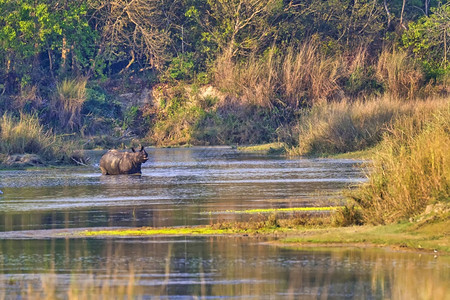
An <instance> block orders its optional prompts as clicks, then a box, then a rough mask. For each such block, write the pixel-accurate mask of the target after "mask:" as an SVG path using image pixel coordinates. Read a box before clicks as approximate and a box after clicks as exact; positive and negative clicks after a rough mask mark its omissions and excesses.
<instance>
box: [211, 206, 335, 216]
mask: <svg viewBox="0 0 450 300" xmlns="http://www.w3.org/2000/svg"><path fill="white" fill-rule="evenodd" d="M340 208H343V206H317V207H316V206H313V207H286V208H254V209H245V210H226V211H225V212H226V213H232V214H269V213H270V214H272V213H285V212H288V213H289V212H315V211H321V212H323V211H333V210H337V209H340ZM208 213H209V214H211V213H213V212H208ZM217 213H219V212H217ZM220 213H223V212H220Z"/></svg>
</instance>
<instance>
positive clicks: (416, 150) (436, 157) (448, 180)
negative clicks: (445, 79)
mask: <svg viewBox="0 0 450 300" xmlns="http://www.w3.org/2000/svg"><path fill="white" fill-rule="evenodd" d="M449 149H450V102H449V100H448V99H442V100H440V101H428V102H420V103H415V107H414V109H413V110H412V112H411V113H410V114H407V115H403V116H401V117H399V118H397V120H396V121H395V122H394V123H393V124H392V126H390V127H389V128H388V130H387V131H386V133H385V135H384V137H383V141H382V142H381V143H380V146H379V149H378V151H377V152H376V154H375V157H374V159H373V163H372V166H371V173H370V176H369V181H368V182H367V183H366V184H364V185H362V186H361V187H360V188H359V189H357V190H356V191H354V192H352V194H351V197H352V198H353V199H354V200H356V202H357V203H358V204H359V205H360V206H361V208H362V214H363V217H364V219H365V221H366V222H369V223H374V224H385V223H392V222H396V221H398V220H400V219H402V218H408V217H412V216H414V215H417V214H419V213H421V212H422V211H423V210H424V209H425V207H426V206H427V205H428V204H432V203H434V202H438V201H444V202H447V203H448V202H449V200H450V151H449Z"/></svg>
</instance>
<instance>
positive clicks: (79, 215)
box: [0, 148, 450, 299]
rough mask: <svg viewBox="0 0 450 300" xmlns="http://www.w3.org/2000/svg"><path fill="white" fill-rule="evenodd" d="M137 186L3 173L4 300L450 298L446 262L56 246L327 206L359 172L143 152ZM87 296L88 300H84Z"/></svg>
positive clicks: (56, 173)
mask: <svg viewBox="0 0 450 300" xmlns="http://www.w3.org/2000/svg"><path fill="white" fill-rule="evenodd" d="M148 152H149V155H150V160H149V161H148V162H147V163H146V164H144V165H143V168H142V176H102V175H101V174H100V171H99V169H98V161H99V158H100V155H101V153H100V152H92V153H90V154H89V155H91V156H92V164H93V165H92V167H77V168H73V167H72V168H64V169H61V168H55V169H43V170H31V171H0V189H1V190H2V191H3V192H4V194H3V195H2V196H1V198H0V299H3V298H7V299H9V298H13V299H16V298H33V296H36V297H35V298H37V299H39V298H42V297H44V296H48V295H50V296H51V298H61V299H65V298H76V297H79V298H80V297H81V298H88V295H91V296H92V297H91V298H92V299H95V298H98V297H100V296H101V295H103V298H104V299H110V298H111V297H112V295H115V297H117V295H119V296H120V298H128V296H130V295H133V296H137V297H138V298H144V299H151V298H152V297H153V296H154V297H156V298H162V299H197V298H202V299H217V298H220V299H222V298H225V299H228V298H231V299H448V298H445V297H446V296H447V294H448V292H450V290H449V288H448V287H447V286H448V283H449V282H450V259H449V257H446V256H437V255H434V254H419V253H403V252H394V251H391V250H385V249H371V248H300V249H289V248H281V247H276V246H273V245H272V244H271V243H269V242H270V239H271V238H270V237H264V238H253V237H244V236H242V237H223V236H210V237H190V236H189V237H145V238H143V237H139V238H131V237H122V238H55V237H54V236H52V235H51V233H52V232H53V231H56V230H62V229H64V230H67V231H70V230H79V229H80V228H81V229H82V228H92V227H93V228H103V227H135V226H152V227H157V226H183V225H200V224H209V223H212V222H216V221H218V220H224V219H225V220H242V219H245V218H248V217H249V216H248V215H246V214H236V213H234V212H233V211H239V210H245V209H251V208H286V207H302V206H320V205H330V204H331V205H335V204H339V203H340V202H341V201H342V198H341V196H340V192H339V191H340V190H341V189H343V188H348V187H351V186H353V185H356V184H358V183H360V182H362V181H364V178H365V176H364V174H363V172H362V169H361V168H360V167H359V166H358V165H359V164H360V163H361V162H359V161H354V160H336V159H289V158H283V157H276V156H265V155H259V154H248V153H240V152H238V151H236V150H234V149H231V148H185V149H184V148H183V149H175V148H174V149H148ZM83 296H84V297H83Z"/></svg>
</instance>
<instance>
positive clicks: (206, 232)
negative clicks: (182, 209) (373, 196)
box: [63, 206, 450, 253]
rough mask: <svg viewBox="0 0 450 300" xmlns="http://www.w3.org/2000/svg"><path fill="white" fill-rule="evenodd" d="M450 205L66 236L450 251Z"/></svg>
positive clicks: (84, 232)
mask: <svg viewBox="0 0 450 300" xmlns="http://www.w3.org/2000/svg"><path fill="white" fill-rule="evenodd" d="M449 217H450V209H449V208H448V206H446V207H444V208H441V209H440V210H430V212H429V213H428V214H423V215H422V216H421V217H419V218H416V219H414V220H411V222H402V223H396V224H390V225H386V226H373V225H365V226H349V227H334V226H333V225H332V222H331V218H330V217H326V216H325V215H317V216H314V215H298V214H294V215H291V216H289V217H287V218H282V217H281V215H280V214H271V215H269V216H262V215H258V217H257V218H255V219H251V220H249V221H247V222H218V223H216V224H213V225H204V226H191V227H163V228H151V227H141V228H119V229H106V230H103V229H102V230H96V229H89V230H84V231H80V232H75V233H71V234H67V233H64V234H63V235H64V236H65V237H102V238H103V237H131V236H190V235H198V236H211V235H250V236H255V235H256V236H258V235H271V236H273V235H275V236H280V235H281V236H284V237H285V238H282V239H280V240H278V241H276V242H275V243H277V244H279V245H292V244H296V245H303V246H304V245H318V244H320V245H330V246H337V245H342V246H344V245H354V244H364V245H368V246H370V245H372V246H377V247H379V246H383V247H385V246H390V247H394V248H402V249H410V250H423V251H431V250H434V249H435V250H438V251H440V252H444V253H450V241H449V239H448V235H449V234H450V218H449Z"/></svg>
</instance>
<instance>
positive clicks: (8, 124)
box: [0, 114, 56, 157]
mask: <svg viewBox="0 0 450 300" xmlns="http://www.w3.org/2000/svg"><path fill="white" fill-rule="evenodd" d="M55 142H56V137H55V135H54V134H52V133H51V132H50V131H46V130H45V129H44V127H43V126H42V125H41V124H40V123H39V120H38V118H37V117H36V116H33V115H26V114H20V118H19V119H18V120H15V119H14V118H13V117H12V116H11V115H9V114H4V115H3V117H2V118H1V119H0V152H1V153H5V154H16V153H17V154H24V153H35V154H40V155H43V156H47V157H48V156H50V155H51V153H52V146H54V144H55Z"/></svg>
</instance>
